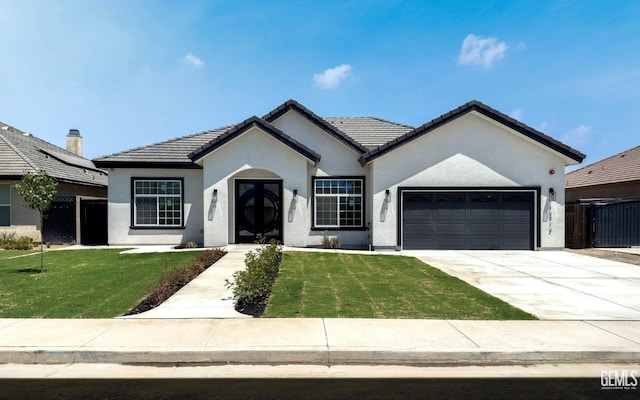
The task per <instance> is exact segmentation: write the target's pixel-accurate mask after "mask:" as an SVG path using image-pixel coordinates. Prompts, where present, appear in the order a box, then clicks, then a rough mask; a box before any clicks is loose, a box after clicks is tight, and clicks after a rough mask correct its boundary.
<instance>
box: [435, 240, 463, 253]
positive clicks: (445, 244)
mask: <svg viewBox="0 0 640 400" xmlns="http://www.w3.org/2000/svg"><path fill="white" fill-rule="evenodd" d="M435 248H436V249H448V250H465V249H466V248H467V241H466V240H464V239H455V238H440V239H437V240H436V247H435Z"/></svg>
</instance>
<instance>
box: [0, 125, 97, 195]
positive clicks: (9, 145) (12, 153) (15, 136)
mask: <svg viewBox="0 0 640 400" xmlns="http://www.w3.org/2000/svg"><path fill="white" fill-rule="evenodd" d="M0 160H2V164H0V178H5V179H20V178H21V177H22V175H24V173H25V172H31V173H35V172H38V171H41V170H42V171H45V172H46V173H47V174H48V175H49V176H51V177H52V178H54V179H55V180H56V181H58V182H68V183H75V184H80V185H88V186H107V174H106V172H105V171H101V170H100V169H98V168H97V167H96V166H95V165H94V164H93V163H92V162H91V161H90V160H88V159H86V158H84V157H80V156H78V155H76V154H74V153H71V152H70V151H67V150H65V149H63V148H61V147H58V146H56V145H53V144H51V143H49V142H45V141H44V140H42V139H39V138H37V137H35V136H33V135H31V134H30V133H25V132H22V131H20V130H18V129H16V128H14V127H12V126H9V125H7V124H4V123H1V122H0Z"/></svg>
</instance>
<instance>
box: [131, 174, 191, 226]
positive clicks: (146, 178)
mask: <svg viewBox="0 0 640 400" xmlns="http://www.w3.org/2000/svg"><path fill="white" fill-rule="evenodd" d="M130 179H131V181H130V185H131V191H130V192H129V193H130V196H131V197H130V198H129V209H130V210H129V214H130V216H131V219H130V220H129V222H130V224H129V229H146V230H149V229H162V230H169V229H173V230H181V229H185V225H184V220H185V217H186V216H185V215H184V214H185V206H184V192H185V188H184V177H155V176H154V177H149V176H132V177H131V178H130ZM135 181H180V205H181V209H180V226H166V225H152V226H150V225H144V226H137V225H136V220H135V218H136V216H135V214H134V209H135V207H134V201H135V198H136V196H135V185H134V182H135Z"/></svg>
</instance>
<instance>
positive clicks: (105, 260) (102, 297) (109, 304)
mask: <svg viewBox="0 0 640 400" xmlns="http://www.w3.org/2000/svg"><path fill="white" fill-rule="evenodd" d="M121 251H122V249H106V250H98V249H93V250H64V251H49V252H46V253H45V255H44V272H43V273H40V272H39V271H40V256H39V252H33V253H34V255H27V256H22V257H15V256H20V255H24V254H27V253H29V252H28V251H12V250H6V251H2V252H0V317H2V318H111V317H116V316H118V315H122V314H124V313H125V312H127V311H129V310H130V309H131V308H133V307H134V306H135V305H136V304H137V303H138V302H139V301H140V300H142V299H143V298H144V297H145V296H146V295H147V294H148V293H149V292H150V291H151V289H152V288H153V286H154V285H155V284H157V283H158V281H159V279H160V277H161V275H162V273H163V272H164V271H165V268H166V267H170V268H171V267H174V266H175V267H184V266H188V265H189V264H191V261H192V260H193V259H194V258H195V257H197V256H198V255H200V254H201V253H202V252H175V253H148V254H119V253H120V252H121ZM12 257H15V258H12Z"/></svg>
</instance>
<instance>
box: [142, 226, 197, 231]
mask: <svg viewBox="0 0 640 400" xmlns="http://www.w3.org/2000/svg"><path fill="white" fill-rule="evenodd" d="M129 229H130V230H132V231H154V230H155V231H158V230H162V231H170V230H174V231H180V230H185V229H187V227H186V226H184V225H183V226H167V227H163V226H161V225H159V226H129Z"/></svg>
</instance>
